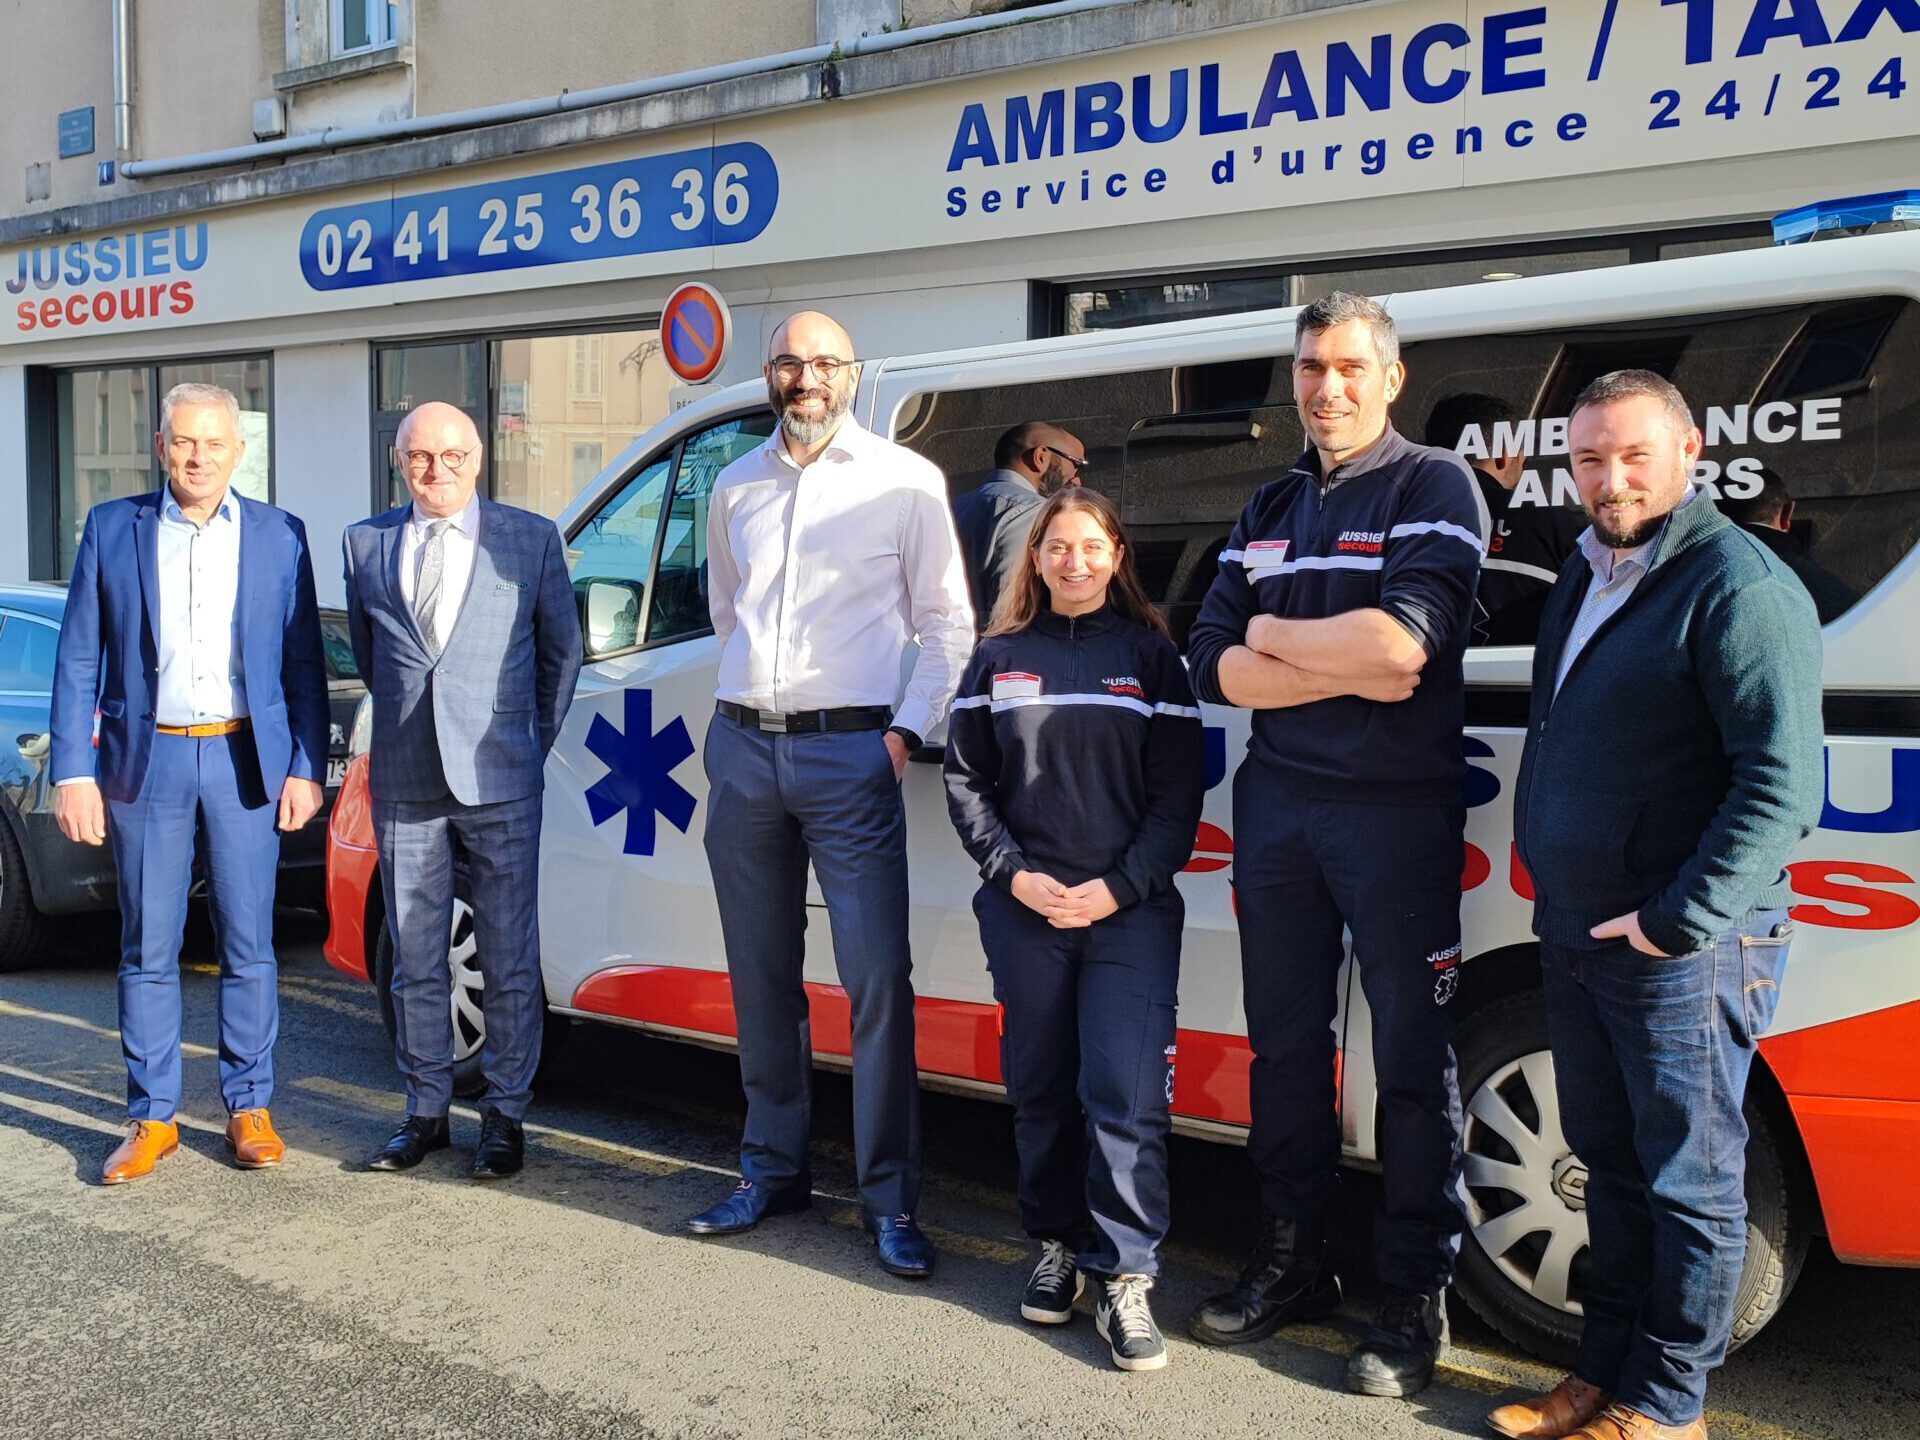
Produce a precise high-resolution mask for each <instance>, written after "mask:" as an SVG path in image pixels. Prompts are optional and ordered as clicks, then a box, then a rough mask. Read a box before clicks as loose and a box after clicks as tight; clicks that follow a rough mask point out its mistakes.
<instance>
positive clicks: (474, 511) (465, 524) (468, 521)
mask: <svg viewBox="0 0 1920 1440" xmlns="http://www.w3.org/2000/svg"><path fill="white" fill-rule="evenodd" d="M435 520H447V521H450V522H452V525H453V528H454V529H456V530H458V531H459V532H460V533H461V534H462V535H464V536H466V537H467V538H468V539H469V540H471V539H473V538H474V536H475V535H477V534H478V533H479V531H480V492H479V491H478V490H476V491H474V492H473V494H472V495H470V496H468V497H467V503H466V507H465V508H464V509H462V510H461V511H460V512H459V513H458V514H455V515H422V514H421V513H420V504H419V502H418V501H415V502H414V505H413V512H412V513H411V514H410V515H408V516H407V524H408V525H409V526H417V527H418V528H419V529H420V530H422V531H425V530H426V528H427V527H428V526H429V525H431V524H433V522H434V521H435Z"/></svg>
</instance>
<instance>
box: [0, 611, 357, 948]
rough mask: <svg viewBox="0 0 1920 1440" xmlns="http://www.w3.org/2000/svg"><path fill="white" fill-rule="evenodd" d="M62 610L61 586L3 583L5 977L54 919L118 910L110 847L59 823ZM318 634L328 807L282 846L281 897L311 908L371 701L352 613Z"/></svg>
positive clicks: (332, 615) (334, 616) (324, 620)
mask: <svg viewBox="0 0 1920 1440" xmlns="http://www.w3.org/2000/svg"><path fill="white" fill-rule="evenodd" d="M66 608H67V590H66V587H65V586H64V585H49V584H25V585H0V970H18V969H21V968H23V967H25V966H27V965H31V964H33V963H34V962H35V960H37V959H38V958H40V956H41V955H42V954H43V953H44V952H45V949H46V942H47V939H48V935H47V919H48V917H50V916H54V915H76V914H81V913H84V912H87V911H98V910H112V909H114V908H115V905H116V903H117V897H116V895H115V892H114V873H113V850H112V847H111V846H93V845H80V844H76V843H74V842H73V841H71V840H69V839H67V838H66V836H64V835H62V834H61V833H60V827H59V825H58V824H57V823H55V821H54V818H53V788H54V787H53V784H52V780H51V777H50V776H49V774H48V771H47V761H48V748H49V747H48V735H47V723H48V720H47V717H48V712H49V709H50V707H51V706H52V703H53V658H54V653H55V651H56V650H57V649H58V647H59V644H60V622H61V620H62V618H63V617H64V616H65V614H66ZM320 627H321V633H322V636H323V638H324V640H325V642H326V656H327V689H328V692H329V701H330V708H331V710H332V720H333V724H332V735H331V737H330V739H331V743H330V747H329V753H328V761H327V785H326V791H327V795H326V802H325V804H324V806H323V807H322V809H321V811H320V813H319V814H318V815H317V816H315V817H314V818H313V819H312V820H311V821H309V822H308V823H307V825H306V827H305V828H304V829H302V830H300V831H299V832H298V833H296V834H293V835H289V836H286V837H285V838H284V839H283V840H282V842H281V847H280V875H281V888H280V896H281V899H282V900H283V901H286V902H289V903H294V904H302V905H310V906H313V907H315V908H318V907H320V906H321V905H322V904H323V903H324V892H325V888H326V883H325V882H326V863H327V854H326V843H327V818H328V815H329V814H330V812H331V811H332V809H333V799H334V796H335V795H336V794H337V793H338V792H339V788H340V779H341V776H342V775H344V774H345V773H346V767H347V733H348V731H349V730H350V729H351V728H352V725H353V711H354V707H355V706H356V705H358V704H359V703H360V698H361V697H362V696H363V695H365V694H366V687H365V686H364V685H362V684H361V683H360V677H359V673H358V671H356V670H355V668H354V664H353V649H352V646H351V645H350V644H349V643H348V640H347V617H346V612H345V611H342V610H322V611H321V612H320ZM196 884H197V882H196Z"/></svg>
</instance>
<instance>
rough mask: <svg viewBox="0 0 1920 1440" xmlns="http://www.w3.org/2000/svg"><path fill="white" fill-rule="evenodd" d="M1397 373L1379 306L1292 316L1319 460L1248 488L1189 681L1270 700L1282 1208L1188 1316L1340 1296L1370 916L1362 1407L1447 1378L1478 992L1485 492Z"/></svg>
mask: <svg viewBox="0 0 1920 1440" xmlns="http://www.w3.org/2000/svg"><path fill="white" fill-rule="evenodd" d="M1405 379H1406V367H1405V366H1403V365H1402V364H1401V363H1400V342H1399V337H1398V335H1397V334H1396V333H1395V331H1394V326H1393V321H1392V319H1391V318H1390V317H1389V316H1388V315H1387V312H1386V310H1385V309H1384V308H1383V307H1382V306H1380V305H1378V304H1377V303H1375V302H1374V301H1372V300H1368V299H1366V298H1365V297H1363V296H1359V295H1349V294H1345V293H1339V292H1336V293H1335V294H1332V295H1329V296H1327V297H1326V298H1325V299H1323V300H1317V301H1315V302H1314V303H1313V304H1311V305H1309V306H1307V307H1306V308H1305V309H1303V310H1302V311H1301V312H1300V314H1299V316H1298V318H1297V320H1296V322H1295V331H1294V358H1293V390H1294V399H1295V401H1296V402H1297V403H1298V405H1299V407H1300V421H1301V425H1302V426H1303V428H1304V429H1305V430H1306V434H1307V438H1308V440H1309V442H1310V445H1311V448H1310V449H1308V450H1307V452H1306V454H1304V455H1303V456H1301V457H1300V461H1299V463H1298V464H1296V465H1295V466H1294V468H1293V469H1292V470H1290V471H1288V472H1287V473H1286V474H1285V475H1282V476H1281V477H1280V478H1279V479H1277V480H1274V481H1271V482H1269V483H1268V484H1266V485H1263V486H1261V487H1260V489H1259V490H1257V491H1255V492H1254V496H1253V499H1252V500H1251V501H1249V502H1248V504H1247V507H1246V509H1245V510H1244V511H1243V512H1242V513H1241V516H1240V521H1239V523H1238V524H1237V525H1236V526H1235V528H1234V532H1233V534H1232V536H1231V537H1230V538H1229V540H1228V542H1227V545H1226V548H1225V549H1223V550H1222V551H1221V552H1220V573H1219V575H1218V576H1217V577H1216V578H1215V580H1214V582H1213V588H1212V589H1211V590H1209V591H1208V592H1207V598H1206V600H1205V602H1204V603H1203V604H1202V605H1201V607H1200V614H1199V615H1198V617H1197V618H1196V619H1195V621H1194V625H1193V629H1192V632H1191V633H1190V634H1189V636H1188V641H1187V661H1188V664H1189V666H1190V668H1191V672H1192V677H1193V688H1194V691H1195V693H1196V694H1198V695H1199V696H1200V698H1201V699H1203V700H1210V701H1213V702H1214V703H1216V704H1219V703H1225V704H1229V705H1240V706H1244V707H1246V708H1248V709H1250V710H1252V711H1253V712H1254V715H1253V726H1252V738H1251V740H1250V742H1249V744H1248V747H1247V758H1246V761H1245V763H1243V764H1242V765H1241V767H1240V770H1239V773H1238V774H1237V775H1236V776H1235V777H1234V790H1233V818H1234V837H1233V838H1234V859H1233V885H1234V898H1235V902H1236V913H1237V917H1238V920H1239V927H1240V972H1241V981H1242V986H1243V989H1244V995H1245V1001H1246V1012H1247V1039H1248V1041H1249V1043H1250V1044H1251V1045H1252V1047H1253V1056H1254V1059H1253V1068H1252V1072H1251V1074H1250V1076H1249V1080H1248V1089H1249V1099H1250V1101H1251V1110H1252V1122H1253V1123H1252V1127H1251V1132H1250V1134H1249V1136H1248V1139H1247V1154H1248V1156H1249V1157H1250V1158H1251V1159H1252V1161H1253V1164H1254V1168H1255V1169H1256V1170H1257V1171H1258V1172H1259V1177H1260V1190H1261V1200H1262V1202H1263V1205H1264V1208H1265V1211H1266V1218H1265V1223H1264V1224H1263V1226H1262V1227H1261V1238H1260V1243H1259V1247H1258V1249H1257V1250H1256V1251H1255V1253H1254V1256H1253V1258H1252V1260H1251V1261H1250V1263H1249V1264H1248V1265H1247V1267H1246V1269H1245V1270H1244V1271H1242V1272H1241V1275H1240V1278H1239V1280H1238V1282H1237V1283H1236V1284H1235V1285H1234V1286H1233V1287H1232V1288H1231V1289H1229V1290H1227V1291H1226V1292H1225V1293H1223V1294H1220V1295H1217V1296H1215V1297H1214V1298H1212V1299H1211V1300H1208V1301H1207V1302H1206V1303H1205V1304H1203V1305H1202V1306H1201V1307H1200V1309H1199V1310H1198V1311H1197V1312H1196V1313H1195V1315H1194V1317H1193V1320H1192V1323H1191V1325H1190V1326H1189V1328H1190V1330H1191V1332H1192V1334H1193V1336H1194V1338H1196V1339H1198V1340H1200V1341H1202V1342H1204V1343H1206V1344H1210V1345H1237V1344H1244V1343H1247V1342H1250V1341H1255V1340H1261V1339H1264V1338H1265V1337H1267V1336H1269V1335H1271V1334H1272V1333H1273V1332H1274V1331H1275V1330H1276V1329H1278V1328H1279V1327H1280V1326H1281V1325H1284V1324H1287V1323H1289V1322H1290V1321H1294V1320H1303V1319H1307V1318H1310V1317H1313V1316H1317V1315H1324V1314H1326V1313H1327V1312H1329V1311H1330V1310H1332V1309H1333V1308H1334V1307H1335V1306H1336V1305H1338V1304H1339V1302H1340V1283H1339V1281H1338V1279H1337V1278H1336V1277H1335V1275H1334V1273H1333V1268H1332V1265H1331V1263H1330V1262H1329V1260H1328V1257H1327V1231H1326V1226H1327V1220H1328V1217H1329V1215H1330V1213H1331V1212H1332V1209H1333V1206H1334V1204H1335V1203H1336V1202H1335V1195H1336V1186H1337V1184H1338V1179H1339V1167H1340V1127H1339V1122H1338V1119H1337V1116H1336V1112H1335V1107H1334V1099H1335V1096H1334V1041H1333V1029H1332V1026H1333V1019H1334V1015H1335V1013H1336V1012H1337V1009H1338V995H1339V991H1338V983H1339V976H1340V970H1341V963H1342V961H1343V960H1344V958H1345V953H1346V946H1345V944H1344V942H1343V939H1342V932H1343V930H1351V932H1352V934H1353V948H1354V954H1355V956H1356V957H1357V959H1358V961H1359V967H1360V981H1361V984H1362V985H1363V986H1364V988H1365V991H1366V996H1367V1002H1368V1006H1369V1008H1370V1009H1371V1010H1372V1013H1373V1056H1374V1063H1375V1066H1376V1068H1377V1070H1378V1089H1379V1101H1380V1150H1381V1154H1382V1156H1383V1159H1384V1169H1383V1175H1382V1185H1381V1214H1380V1217H1379V1220H1378V1223H1377V1225H1376V1227H1375V1232H1374V1257H1375V1270H1376V1272H1377V1274H1378V1277H1379V1279H1380V1281H1381V1283H1382V1284H1383V1285H1385V1287H1386V1290H1387V1294H1386V1298H1385V1301H1384V1303H1383V1304H1382V1305H1381V1307H1380V1311H1379V1315H1378V1317H1377V1318H1376V1320H1375V1322H1374V1325H1373V1328H1372V1329H1371V1330H1370V1331H1369V1332H1368V1334H1367V1336H1366V1338H1365V1339H1364V1340H1363V1341H1362V1342H1361V1343H1360V1346H1359V1347H1358V1348H1357V1349H1356V1350H1355V1351H1354V1354H1353V1356H1352V1359H1351V1360H1350V1361H1349V1363H1348V1366H1347V1385H1348V1387H1349V1388H1350V1389H1353V1390H1356V1391H1359V1392H1360V1393H1362V1394H1367V1395H1411V1394H1414V1393H1415V1392H1417V1391H1419V1390H1421V1389H1422V1388H1424V1387H1425V1386H1426V1385H1427V1384H1428V1382H1429V1381H1431V1380H1432V1378H1433V1368H1434V1363H1435V1361H1436V1359H1437V1358H1438V1356H1439V1353H1440V1350H1441V1349H1442V1347H1443V1346H1444V1345H1445V1343H1446V1334H1447V1326H1446V1310H1445V1308H1444V1305H1443V1301H1442V1296H1443V1292H1444V1291H1445V1290H1446V1288H1447V1286H1448V1284H1450V1283H1451V1281H1452V1279H1453V1267H1454V1260H1455V1257H1456V1256H1457V1255H1458V1253H1459V1248H1460V1235H1461V1232H1462V1229H1463V1228H1464V1209H1463V1205H1462V1200H1463V1195H1464V1192H1463V1189H1462V1186H1461V1179H1460V1177H1461V1161H1460V1092H1459V1087H1458V1083H1457V1079H1456V1075H1455V1067H1454V1059H1453V1048H1452V1044H1451V1036H1450V1025H1449V1013H1450V1012H1449V1011H1448V1008H1447V1002H1448V1001H1449V1000H1451V999H1452V998H1453V995H1454V991H1455V988H1456V987H1457V986H1458V984H1459V981H1460V870H1461V865H1462V862H1463V859H1464V855H1465V851H1464V846H1463V834H1464V829H1465V822H1466V808H1465V804H1464V802H1463V798H1462V792H1461V782H1462V779H1463V775H1462V771H1463V768H1464V766H1463V763H1462V758H1461V750H1460V731H1461V727H1462V725H1463V724H1464V722H1465V719H1466V685H1465V678H1464V675H1463V672H1462V656H1463V654H1464V653H1465V649H1466V644H1467V638H1468V632H1469V628H1470V625H1471V621H1472V613H1473V592H1474V583H1475V581H1476V579H1477V578H1478V575H1479V567H1480V548H1481V547H1480V524H1479V507H1478V506H1477V504H1476V503H1475V496H1474V482H1473V478H1472V476H1471V475H1470V474H1469V473H1468V470H1467V467H1466V464H1465V462H1463V461H1462V460H1461V458H1460V457H1459V456H1458V455H1456V454H1454V453H1453V452H1451V451H1448V450H1433V449H1429V448H1427V447H1426V446H1423V445H1415V444H1412V443H1411V442H1409V441H1407V440H1405V439H1402V438H1401V436H1400V434H1399V433H1398V432H1397V431H1396V430H1395V429H1394V428H1393V426H1392V425H1391V424H1389V423H1388V420H1387V407H1388V406H1389V405H1390V404H1391V403H1392V402H1393V400H1394V398H1395V397H1396V396H1397V395H1398V394H1399V393H1400V390H1401V388H1402V386H1403V385H1404V383H1405Z"/></svg>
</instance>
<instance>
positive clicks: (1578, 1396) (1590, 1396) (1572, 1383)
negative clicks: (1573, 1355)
mask: <svg viewBox="0 0 1920 1440" xmlns="http://www.w3.org/2000/svg"><path fill="white" fill-rule="evenodd" d="M1606 1403H1607V1392H1606V1391H1604V1390H1602V1389H1601V1388H1600V1387H1599V1386H1598V1385H1589V1384H1588V1383H1587V1382H1586V1381H1584V1380H1582V1379H1581V1378H1580V1377H1579V1376H1578V1375H1569V1376H1567V1378H1566V1379H1564V1380H1562V1381H1561V1382H1560V1383H1559V1384H1558V1385H1556V1386H1554V1387H1553V1389H1551V1390H1549V1391H1548V1392H1547V1393H1546V1394H1544V1395H1534V1396H1531V1397H1529V1398H1528V1399H1525V1400H1516V1401H1514V1403H1513V1404H1511V1405H1502V1406H1501V1407H1500V1408H1499V1409H1498V1410H1496V1411H1494V1412H1493V1413H1492V1414H1491V1415H1489V1416H1487V1424H1488V1425H1489V1426H1490V1427H1492V1430H1493V1433H1494V1434H1496V1435H1509V1436H1512V1437H1513V1440H1562V1437H1564V1436H1567V1435H1571V1434H1572V1433H1573V1432H1574V1431H1576V1430H1578V1429H1579V1428H1580V1427H1581V1426H1582V1425H1584V1424H1586V1423H1587V1422H1588V1421H1589V1420H1591V1419H1593V1417H1594V1416H1596V1415H1598V1414H1599V1413H1600V1411H1601V1409H1602V1408H1603V1407H1604V1406H1605V1405H1606Z"/></svg>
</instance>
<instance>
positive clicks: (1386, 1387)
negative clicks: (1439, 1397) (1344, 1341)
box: [1347, 1290, 1447, 1396]
mask: <svg viewBox="0 0 1920 1440" xmlns="http://www.w3.org/2000/svg"><path fill="white" fill-rule="evenodd" d="M1446 1346H1447V1302H1446V1296H1445V1295H1444V1294H1442V1293H1441V1292H1439V1291H1426V1292H1422V1291H1418V1290H1390V1291H1388V1292H1387V1298H1386V1299H1385V1300H1383V1301H1381V1302H1380V1313H1379V1314H1378V1315H1377V1316H1375V1317H1374V1321H1373V1329H1371V1330H1369V1331H1368V1332H1367V1338H1366V1339H1364V1340H1362V1341H1361V1342H1360V1345H1359V1348H1358V1349H1356V1350H1355V1351H1354V1352H1353V1358H1352V1359H1351V1360H1349V1361H1348V1362H1347V1388H1348V1389H1349V1390H1353V1391H1357V1392H1358V1393H1360V1394H1362V1395H1395V1396H1399V1395H1417V1394H1419V1393H1420V1392H1421V1391H1422V1390H1424V1389H1426V1388H1427V1386H1428V1384H1429V1383H1430V1382H1431V1381H1432V1380H1433V1366H1434V1362H1435V1361H1436V1360H1438V1359H1439V1358H1440V1352H1441V1351H1442V1350H1444V1349H1446Z"/></svg>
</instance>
